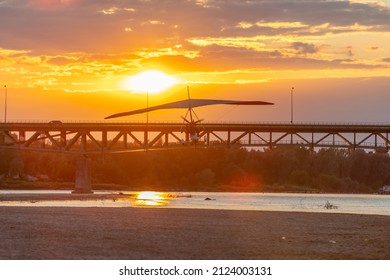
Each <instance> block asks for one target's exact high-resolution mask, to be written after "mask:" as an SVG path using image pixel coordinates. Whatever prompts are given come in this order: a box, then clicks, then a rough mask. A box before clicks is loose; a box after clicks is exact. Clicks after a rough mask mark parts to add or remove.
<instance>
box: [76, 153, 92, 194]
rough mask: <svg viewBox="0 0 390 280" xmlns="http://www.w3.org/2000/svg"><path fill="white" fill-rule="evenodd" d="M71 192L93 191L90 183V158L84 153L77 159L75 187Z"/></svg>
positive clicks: (88, 192)
mask: <svg viewBox="0 0 390 280" xmlns="http://www.w3.org/2000/svg"><path fill="white" fill-rule="evenodd" d="M72 193H81V194H82V193H84V194H90V193H93V191H92V184H91V160H90V159H89V158H88V157H87V156H86V155H80V156H79V158H78V159H77V164H76V180H75V189H74V191H73V192H72Z"/></svg>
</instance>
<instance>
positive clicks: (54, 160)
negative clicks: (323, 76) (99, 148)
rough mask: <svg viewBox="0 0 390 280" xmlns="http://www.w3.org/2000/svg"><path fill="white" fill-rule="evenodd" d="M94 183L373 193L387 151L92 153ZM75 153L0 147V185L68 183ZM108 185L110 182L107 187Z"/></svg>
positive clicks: (387, 164) (387, 178) (389, 175)
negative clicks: (93, 154) (32, 179)
mask: <svg viewBox="0 0 390 280" xmlns="http://www.w3.org/2000/svg"><path fill="white" fill-rule="evenodd" d="M90 159H91V171H92V182H93V184H94V185H95V186H94V189H97V188H99V186H101V188H106V189H107V188H108V189H109V188H116V189H117V188H118V186H119V187H120V188H122V189H129V190H131V189H137V190H138V189H154V190H181V191H186V190H187V191H253V192H268V191H276V192H295V191H299V192H302V191H303V192H332V193H372V192H377V191H378V189H379V188H380V187H382V186H383V185H385V184H390V156H389V155H388V154H387V153H381V152H377V153H375V152H366V151H364V150H355V151H350V150H342V149H320V150H318V151H312V150H310V149H307V148H300V147H276V148H272V149H265V150H247V149H243V148H207V149H205V148H193V147H191V148H183V149H177V150H162V151H147V152H134V153H122V154H108V155H95V156H91V157H90ZM76 161H77V156H74V155H67V154H58V153H37V152H27V151H13V150H0V175H1V178H2V179H1V181H0V185H2V186H3V187H4V185H7V184H10V183H14V184H15V181H18V182H23V181H26V180H28V179H29V178H35V179H38V182H37V186H39V184H41V181H49V182H56V183H61V182H74V179H75V168H76ZM111 185H112V186H111Z"/></svg>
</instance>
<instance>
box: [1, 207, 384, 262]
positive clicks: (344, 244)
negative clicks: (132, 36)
mask: <svg viewBox="0 0 390 280" xmlns="http://www.w3.org/2000/svg"><path fill="white" fill-rule="evenodd" d="M389 231H390V217H388V216H370V215H348V214H319V213H285V212H260V211H222V210H190V209H164V208H159V209H152V208H73V207H0V259H390V243H389V242H388V233H389Z"/></svg>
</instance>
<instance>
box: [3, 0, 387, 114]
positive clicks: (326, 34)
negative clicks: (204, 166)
mask: <svg viewBox="0 0 390 280" xmlns="http://www.w3.org/2000/svg"><path fill="white" fill-rule="evenodd" d="M15 18H17V20H15ZM0 31H1V37H2V40H1V42H0V82H1V83H2V84H6V85H7V88H8V92H9V119H103V118H104V116H106V115H107V114H109V113H112V112H117V111H122V110H130V109H136V108H139V107H143V106H144V105H145V99H144V98H143V99H141V97H142V96H140V95H138V94H129V93H146V92H149V93H150V94H157V93H161V92H164V94H161V95H159V96H154V100H153V102H154V103H153V104H157V103H158V101H159V100H158V98H163V97H164V98H167V99H169V100H165V101H167V102H169V101H174V100H180V99H182V98H183V97H184V96H186V89H185V88H186V86H187V85H190V86H191V94H193V95H194V96H196V97H202V98H231V99H241V98H247V99H250V100H256V99H259V100H265V101H269V102H273V103H275V106H274V107H273V108H262V110H261V112H259V111H256V112H257V113H256V114H255V113H253V112H252V111H250V110H247V111H245V112H244V113H242V114H237V115H236V116H238V117H236V118H234V117H233V116H232V119H233V120H237V121H240V120H249V121H258V120H265V121H285V120H288V119H289V113H288V111H289V107H290V105H289V100H290V99H289V92H290V88H291V87H292V86H294V87H295V89H296V90H295V93H296V94H297V96H296V99H294V100H295V102H297V107H296V108H297V110H296V113H297V115H296V119H297V120H302V121H311V120H320V121H322V120H324V121H326V120H329V121H343V120H349V121H386V120H387V119H389V118H390V116H389V115H388V110H387V108H386V106H384V104H389V102H390V97H389V98H388V97H387V96H388V94H386V92H388V88H389V87H390V55H389V53H390V0H383V1H369V0H366V1H365V0H353V1H328V0H315V1H296V0H291V1H286V0H283V1H282V0H275V1H263V0H256V1H238V0H232V1H216V0H207V1H206V0H204V1H198V0H190V1H163V2H161V1H157V0H150V1H142V0H136V1H124V0H115V1H81V0H66V1H65V0H50V1H49V0H20V1H12V0H3V1H0ZM181 85H182V88H180V86H181ZM165 93H166V94H165ZM1 94H2V93H1V92H0V99H1V98H2V95H1ZM330 95H334V96H337V102H336V99H331V98H329V97H330ZM386 98H388V99H386ZM351 100H353V101H354V102H353V103H351ZM374 101H375V102H374ZM91 103H92V104H93V106H90V105H91ZM42 104H45V106H42ZM367 105H370V106H367ZM335 106H336V107H337V106H340V109H336V108H335ZM377 106H378V107H377ZM372 107H375V110H374V112H375V113H373V114H365V115H362V113H361V112H362V110H364V109H365V108H372ZM42 108H46V109H42ZM314 108H317V109H314ZM341 108H342V109H341ZM298 109H299V110H298ZM331 109H332V110H335V111H333V112H330V111H329V110H331ZM3 110H4V108H3V107H1V106H0V115H2V113H3ZM69 112H72V113H71V114H69ZM214 113H215V112H211V111H210V112H209V113H207V112H206V113H205V114H206V115H204V117H205V118H206V119H209V118H212V117H214V115H213V114H214ZM167 114H169V112H168V111H167V112H165V113H164V114H161V115H157V114H156V115H153V116H152V117H154V116H156V117H157V116H158V118H159V119H161V118H164V117H166V116H167ZM229 116H230V115H229ZM167 118H168V117H167ZM240 118H241V119H240Z"/></svg>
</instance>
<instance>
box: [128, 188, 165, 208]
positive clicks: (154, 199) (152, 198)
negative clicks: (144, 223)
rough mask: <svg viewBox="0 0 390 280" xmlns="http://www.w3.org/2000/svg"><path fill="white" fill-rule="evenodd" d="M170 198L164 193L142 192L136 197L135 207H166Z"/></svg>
mask: <svg viewBox="0 0 390 280" xmlns="http://www.w3.org/2000/svg"><path fill="white" fill-rule="evenodd" d="M168 198H169V197H168V196H167V195H166V194H164V193H159V192H152V191H148V192H140V193H138V195H137V197H136V200H135V205H136V206H148V207H157V206H164V205H166V204H167V203H168Z"/></svg>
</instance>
